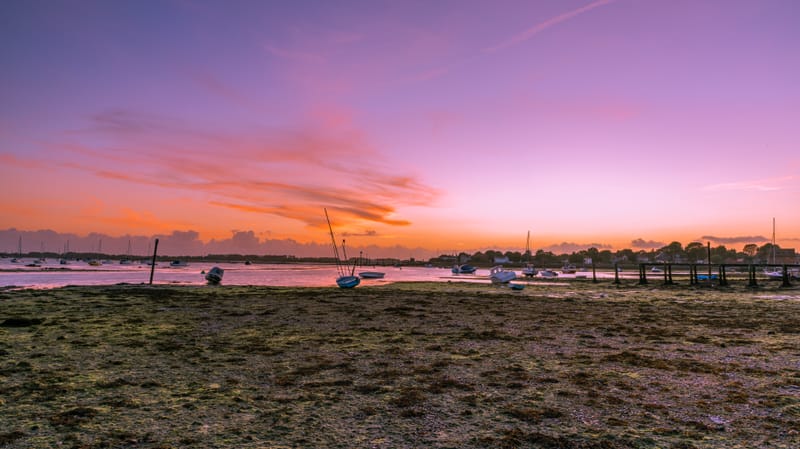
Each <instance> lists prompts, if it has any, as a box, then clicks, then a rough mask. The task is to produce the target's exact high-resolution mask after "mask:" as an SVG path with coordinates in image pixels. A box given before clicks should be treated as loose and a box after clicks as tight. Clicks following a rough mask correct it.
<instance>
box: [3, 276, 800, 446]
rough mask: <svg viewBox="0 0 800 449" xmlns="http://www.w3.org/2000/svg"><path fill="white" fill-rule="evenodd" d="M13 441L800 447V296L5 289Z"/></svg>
mask: <svg viewBox="0 0 800 449" xmlns="http://www.w3.org/2000/svg"><path fill="white" fill-rule="evenodd" d="M0 447H14V448H41V447H65V448H129V447H130V448H178V447H231V448H278V447H287V448H288V447H291V448H300V447H303V448H305V447H325V448H328V447H331V448H373V447H375V448H422V447H425V448H484V447H496V448H517V447H520V448H581V449H588V448H598V449H609V448H611V449H613V448H674V449H678V448H680V449H689V448H756V447H758V448H797V447H800V290H782V291H778V290H769V291H758V290H757V291H747V290H744V289H741V290H726V291H718V290H710V289H698V290H691V289H689V288H687V287H685V286H684V287H679V288H670V289H665V288H655V289H654V288H650V289H645V288H638V287H623V288H614V287H612V286H607V285H606V286H597V285H594V284H591V283H585V284H573V285H555V286H554V285H531V286H528V287H527V288H526V289H525V290H523V291H521V292H512V291H510V290H509V289H501V288H494V287H491V286H488V285H474V284H458V283H453V284H405V285H404V284H395V285H387V286H381V287H368V288H357V289H355V290H352V291H345V290H338V289H335V288H269V287H227V286H222V287H217V288H210V287H165V286H154V287H147V286H111V287H67V288H62V289H55V290H25V291H4V292H0Z"/></svg>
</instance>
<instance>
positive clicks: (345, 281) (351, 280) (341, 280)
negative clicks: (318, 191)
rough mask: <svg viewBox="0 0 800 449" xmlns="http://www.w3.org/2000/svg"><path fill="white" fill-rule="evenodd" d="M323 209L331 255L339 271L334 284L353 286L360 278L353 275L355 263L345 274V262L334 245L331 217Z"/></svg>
mask: <svg viewBox="0 0 800 449" xmlns="http://www.w3.org/2000/svg"><path fill="white" fill-rule="evenodd" d="M323 210H324V211H325V220H327V221H328V230H330V232H331V243H333V256H334V257H335V258H336V271H337V272H338V273H339V277H338V278H336V285H338V286H339V287H341V288H353V287H355V286H357V285H358V284H359V283H361V279H359V277H358V276H355V275H354V273H355V271H356V264H355V263H354V264H353V268H352V269H351V270H350V274H347V270H348V268H349V267H348V266H347V265H345V262H342V260H341V259H340V258H339V248H338V247H337V246H336V237H334V236H333V227H332V226H331V219H330V218H329V217H328V209H326V208H323ZM342 251H343V252H344V251H345V249H344V242H342Z"/></svg>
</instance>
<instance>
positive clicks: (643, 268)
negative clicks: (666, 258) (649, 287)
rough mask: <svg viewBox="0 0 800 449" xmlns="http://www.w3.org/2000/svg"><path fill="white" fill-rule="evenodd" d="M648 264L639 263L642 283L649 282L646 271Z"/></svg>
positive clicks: (640, 281)
mask: <svg viewBox="0 0 800 449" xmlns="http://www.w3.org/2000/svg"><path fill="white" fill-rule="evenodd" d="M646 269H647V265H646V264H643V263H640V264H639V283H640V284H647V273H646Z"/></svg>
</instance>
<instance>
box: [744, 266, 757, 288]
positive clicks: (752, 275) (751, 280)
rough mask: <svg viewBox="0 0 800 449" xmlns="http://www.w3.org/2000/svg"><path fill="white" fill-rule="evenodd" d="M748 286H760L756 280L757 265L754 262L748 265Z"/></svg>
mask: <svg viewBox="0 0 800 449" xmlns="http://www.w3.org/2000/svg"><path fill="white" fill-rule="evenodd" d="M747 286H748V287H758V282H757V281H756V266H755V265H753V264H750V265H748V267H747Z"/></svg>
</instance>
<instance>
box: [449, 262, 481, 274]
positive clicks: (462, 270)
mask: <svg viewBox="0 0 800 449" xmlns="http://www.w3.org/2000/svg"><path fill="white" fill-rule="evenodd" d="M477 269H478V267H473V266H472V265H467V264H461V265H454V266H453V274H472V273H475V271H477Z"/></svg>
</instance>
